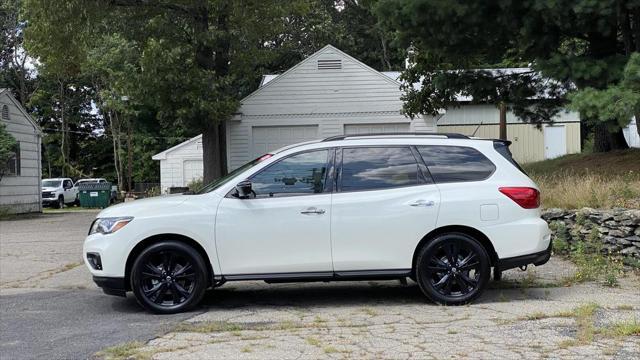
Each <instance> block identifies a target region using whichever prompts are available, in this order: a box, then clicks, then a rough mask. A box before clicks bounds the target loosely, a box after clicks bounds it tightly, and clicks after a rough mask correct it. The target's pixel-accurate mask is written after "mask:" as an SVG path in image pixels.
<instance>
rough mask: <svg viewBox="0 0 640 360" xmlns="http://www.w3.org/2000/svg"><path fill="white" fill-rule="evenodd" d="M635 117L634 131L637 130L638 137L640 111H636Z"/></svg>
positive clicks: (639, 132) (639, 133)
mask: <svg viewBox="0 0 640 360" xmlns="http://www.w3.org/2000/svg"><path fill="white" fill-rule="evenodd" d="M635 118H636V131H637V132H638V136H639V137H640V112H637V113H636V115H635Z"/></svg>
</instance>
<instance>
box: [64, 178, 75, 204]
mask: <svg viewBox="0 0 640 360" xmlns="http://www.w3.org/2000/svg"><path fill="white" fill-rule="evenodd" d="M62 188H63V189H64V195H63V196H64V202H65V203H70V202H73V201H75V200H76V193H75V191H73V183H72V182H71V180H64V181H63V182H62Z"/></svg>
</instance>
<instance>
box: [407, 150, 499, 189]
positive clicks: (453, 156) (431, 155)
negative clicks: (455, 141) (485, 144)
mask: <svg viewBox="0 0 640 360" xmlns="http://www.w3.org/2000/svg"><path fill="white" fill-rule="evenodd" d="M417 148H418V152H419V153H420V156H422V159H423V160H424V161H425V163H426V164H427V167H428V168H429V172H430V173H431V176H432V177H433V180H434V181H435V182H436V183H440V184H441V183H450V182H465V181H481V180H484V179H487V178H488V177H489V176H491V174H493V172H494V171H495V169H496V167H495V165H493V163H492V162H491V160H489V159H487V158H486V157H485V156H484V155H482V153H481V152H479V151H478V150H476V149H474V148H470V147H465V146H436V145H428V146H418V147H417Z"/></svg>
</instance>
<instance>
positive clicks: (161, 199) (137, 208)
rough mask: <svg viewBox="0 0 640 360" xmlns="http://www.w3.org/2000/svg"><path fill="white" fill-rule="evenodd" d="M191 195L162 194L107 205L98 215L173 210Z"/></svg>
mask: <svg viewBox="0 0 640 360" xmlns="http://www.w3.org/2000/svg"><path fill="white" fill-rule="evenodd" d="M190 196H192V195H163V196H156V197H151V198H146V199H140V200H134V201H129V202H124V203H120V204H118V205H113V206H109V207H108V208H106V209H104V210H102V211H101V212H100V213H99V214H98V217H118V216H133V217H136V216H145V217H148V216H153V215H156V214H162V213H167V212H173V211H175V209H176V207H177V206H179V205H180V204H182V203H183V202H185V200H187V199H188V198H189V197H190Z"/></svg>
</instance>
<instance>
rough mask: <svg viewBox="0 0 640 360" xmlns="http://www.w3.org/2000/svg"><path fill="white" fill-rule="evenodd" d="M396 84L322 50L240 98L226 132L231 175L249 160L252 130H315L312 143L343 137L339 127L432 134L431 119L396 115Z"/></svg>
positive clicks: (398, 94) (398, 108)
mask: <svg viewBox="0 0 640 360" xmlns="http://www.w3.org/2000/svg"><path fill="white" fill-rule="evenodd" d="M318 60H341V66H342V68H341V69H329V70H327V69H318V62H317V61H318ZM401 96H402V91H401V90H400V88H399V84H398V83H397V82H396V81H395V80H393V79H391V78H389V77H387V76H385V75H383V74H381V73H379V72H377V71H375V70H373V69H371V68H369V67H367V66H366V65H364V64H362V63H360V62H359V61H357V60H355V59H353V58H352V57H350V56H348V55H346V54H344V53H342V52H341V51H339V50H337V49H335V48H333V47H331V46H327V47H325V48H323V49H322V50H320V51H318V52H317V53H315V54H314V55H312V56H310V57H309V58H307V59H306V60H304V61H302V62H301V63H299V64H298V65H296V66H294V67H293V68H292V69H290V70H289V71H287V72H285V73H284V74H282V75H280V76H278V77H276V78H275V79H273V80H271V81H269V82H268V83H267V84H265V85H264V86H263V87H261V88H260V89H259V90H258V91H256V92H254V93H253V94H252V95H250V96H248V97H247V98H245V99H244V100H243V101H242V103H241V106H240V109H239V110H238V112H239V113H240V114H239V116H238V118H239V120H232V121H229V123H228V126H227V144H228V149H227V158H228V164H229V169H230V170H233V169H235V168H237V167H239V166H241V165H242V164H244V163H246V162H247V161H250V160H251V159H252V158H253V157H252V156H253V155H254V150H253V146H254V145H253V138H252V137H253V129H254V128H255V127H263V126H280V127H281V126H316V127H317V129H318V130H317V138H325V137H329V136H334V135H340V134H343V133H344V130H345V125H357V124H368V125H375V124H398V126H399V127H402V128H405V127H406V128H408V130H409V131H430V132H434V131H435V130H436V129H435V122H434V119H433V117H430V116H428V117H424V118H423V117H417V118H415V119H414V120H411V119H409V118H407V117H405V116H404V115H402V114H401V109H402V100H401V99H400V97H401Z"/></svg>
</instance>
